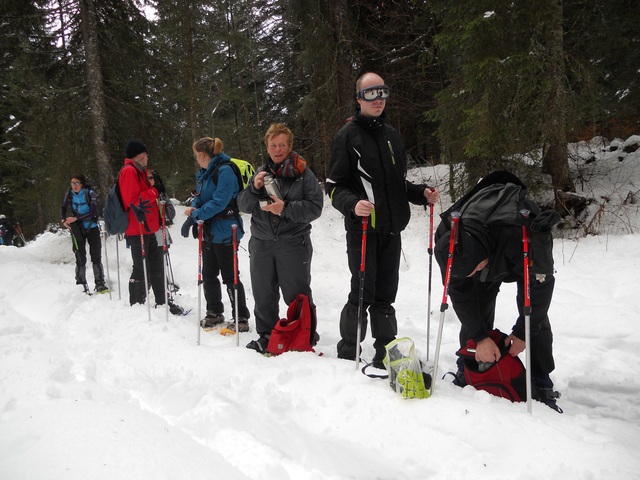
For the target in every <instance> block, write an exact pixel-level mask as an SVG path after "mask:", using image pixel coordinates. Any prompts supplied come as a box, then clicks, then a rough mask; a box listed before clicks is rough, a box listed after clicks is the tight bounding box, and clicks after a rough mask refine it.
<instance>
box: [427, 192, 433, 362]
mask: <svg viewBox="0 0 640 480" xmlns="http://www.w3.org/2000/svg"><path fill="white" fill-rule="evenodd" d="M428 252H429V289H428V294H427V295H428V296H427V362H428V361H429V345H430V343H431V340H430V339H431V272H432V270H433V203H430V204H429V250H428Z"/></svg>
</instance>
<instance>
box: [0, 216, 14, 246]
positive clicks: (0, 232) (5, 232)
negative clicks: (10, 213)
mask: <svg viewBox="0 0 640 480" xmlns="http://www.w3.org/2000/svg"><path fill="white" fill-rule="evenodd" d="M15 235H16V228H15V227H14V226H13V224H12V223H11V222H10V221H9V219H8V218H7V217H6V216H5V215H4V214H0V245H6V246H10V245H13V237H14V236H15Z"/></svg>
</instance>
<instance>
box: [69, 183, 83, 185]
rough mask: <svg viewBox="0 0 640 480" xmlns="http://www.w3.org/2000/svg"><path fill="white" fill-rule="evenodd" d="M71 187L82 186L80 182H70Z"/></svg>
mask: <svg viewBox="0 0 640 480" xmlns="http://www.w3.org/2000/svg"><path fill="white" fill-rule="evenodd" d="M71 185H82V182H71Z"/></svg>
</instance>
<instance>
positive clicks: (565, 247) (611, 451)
mask: <svg viewBox="0 0 640 480" xmlns="http://www.w3.org/2000/svg"><path fill="white" fill-rule="evenodd" d="M572 148H573V151H574V152H578V153H580V155H581V158H582V159H584V158H587V157H588V156H589V155H590V153H589V152H590V151H595V155H596V157H597V158H596V161H595V162H592V163H588V164H585V163H584V162H582V160H581V161H580V162H578V164H577V165H578V167H580V168H584V169H588V172H590V173H593V175H592V176H591V179H590V182H589V183H588V184H587V185H586V187H585V188H584V192H586V193H588V194H589V195H590V196H593V198H594V199H596V200H597V199H599V198H600V196H601V195H609V196H610V197H611V196H613V197H615V198H613V199H612V200H611V201H610V205H606V208H605V215H604V217H603V219H602V221H601V222H599V224H600V225H601V234H600V235H599V236H588V237H586V238H582V236H580V235H578V234H577V233H578V232H577V231H576V234H572V235H569V236H565V237H572V238H564V239H557V240H556V243H555V247H554V255H555V260H556V269H557V275H556V278H557V280H556V290H555V295H554V301H553V304H552V306H551V310H550V317H551V322H552V326H553V329H554V334H555V343H554V347H555V357H556V365H557V368H556V370H555V372H554V373H553V374H552V378H553V379H554V381H555V383H556V387H557V388H558V389H559V390H560V391H561V392H562V398H561V399H560V401H559V404H560V405H561V406H562V408H563V409H564V411H565V413H564V414H563V415H559V414H558V413H556V412H554V411H553V410H551V409H549V408H548V407H546V406H544V405H542V404H540V403H536V402H534V405H533V414H532V415H529V414H528V413H527V411H526V405H525V404H523V403H521V404H512V403H509V402H508V401H506V400H502V399H498V398H496V397H492V396H490V395H488V394H486V393H483V392H477V391H475V390H474V389H473V388H472V387H466V388H464V389H460V388H457V387H455V386H453V385H452V384H450V383H449V381H448V380H444V381H442V380H440V381H439V383H438V388H437V391H436V392H435V394H434V396H433V397H431V398H429V399H425V400H403V399H402V398H400V397H398V396H396V394H395V393H394V392H393V391H392V390H391V389H390V388H389V384H388V382H386V381H380V380H372V379H369V378H367V377H365V376H364V375H362V374H361V373H359V371H356V369H355V366H354V364H353V362H347V361H343V360H338V359H337V358H336V352H335V344H336V342H337V341H338V339H339V332H338V317H339V313H340V310H341V308H342V306H343V304H344V302H345V300H346V295H347V288H348V281H349V275H348V270H347V266H346V253H345V240H344V230H343V225H342V219H341V217H340V215H339V214H338V212H336V211H335V210H334V209H333V208H332V207H331V206H330V205H329V204H328V202H327V201H325V208H324V211H323V215H322V217H321V218H320V219H319V220H318V221H316V222H314V227H313V232H312V238H313V245H314V260H313V280H312V287H313V291H314V297H315V301H316V304H317V307H318V316H319V328H318V330H319V333H320V335H321V340H320V343H319V345H318V347H317V352H318V353H322V354H323V355H322V356H319V355H317V354H313V353H287V354H284V355H281V356H279V357H272V358H266V357H263V356H261V355H258V354H256V353H255V352H253V351H251V350H248V349H246V348H244V346H245V345H246V343H247V342H248V341H249V340H251V339H253V338H255V337H256V334H255V333H246V334H241V337H240V347H239V348H238V347H236V340H235V337H223V336H220V335H218V334H214V333H203V334H202V337H201V338H202V342H201V345H200V346H196V332H197V329H196V322H197V320H198V317H197V303H198V302H197V298H198V291H197V285H196V272H197V242H196V241H195V240H193V239H191V238H189V239H184V238H182V237H180V234H179V223H180V220H178V225H177V226H174V227H172V229H171V230H172V234H173V238H174V241H175V244H174V245H173V246H172V247H171V250H170V252H171V260H172V264H173V270H174V274H175V277H176V280H177V282H178V283H179V284H180V285H181V289H180V292H179V295H178V298H177V301H178V303H180V304H181V305H183V306H185V307H193V308H194V310H193V311H192V313H191V314H190V315H188V316H186V317H174V316H170V317H169V321H168V322H167V321H166V320H165V310H164V309H156V310H152V320H151V322H149V321H148V318H147V309H146V306H141V305H138V306H135V307H130V306H129V305H128V294H127V293H126V280H127V279H128V274H129V272H130V265H131V259H130V255H129V252H128V251H126V250H125V249H124V245H123V243H122V242H121V243H120V246H119V249H120V255H119V262H120V271H121V274H120V279H121V282H122V299H119V298H118V287H117V278H116V243H115V238H113V237H110V238H109V239H108V242H107V247H108V255H109V262H108V263H109V270H110V276H111V286H112V297H113V298H112V299H110V298H109V295H94V296H93V297H88V296H85V295H84V294H83V293H81V291H80V290H81V289H80V287H78V286H76V285H74V281H73V275H74V274H73V270H74V268H73V254H72V252H71V242H70V239H69V238H68V237H67V236H65V235H64V234H62V233H59V234H53V233H45V234H43V235H41V236H40V237H38V238H37V239H36V240H35V241H32V242H30V243H29V244H28V245H27V246H26V247H24V248H21V249H18V248H15V247H0V265H1V269H0V271H1V274H0V478H2V479H7V480H9V479H10V480H15V479H30V480H32V479H87V478H90V479H116V478H117V479H183V478H184V479H187V478H188V479H205V478H207V479H211V478H215V479H245V478H246V479H260V480H271V479H273V480H283V479H295V480H300V479H309V480H320V479H331V480H338V479H340V480H342V479H345V480H346V479H367V480H369V479H427V478H428V479H461V478H474V479H502V478H504V479H507V478H508V479H534V478H536V479H537V478H552V479H604V478H607V479H616V480H623V479H635V478H638V476H639V475H640V459H639V457H640V456H639V455H638V453H639V447H638V446H639V445H640V427H639V422H640V406H639V405H640V402H638V395H640V380H638V359H639V357H640V355H639V352H640V329H639V328H637V325H636V323H637V320H638V309H639V307H640V301H639V292H640V288H639V286H640V282H639V281H638V274H637V272H638V271H639V270H640V261H639V260H638V258H639V255H638V251H639V248H638V247H640V241H639V237H638V236H637V234H636V232H637V231H638V228H639V225H638V219H639V218H640V215H639V214H638V205H637V204H628V205H621V201H619V200H618V197H619V199H623V198H624V197H625V196H626V195H627V191H635V192H637V191H638V182H639V181H640V155H639V154H638V153H637V152H636V153H632V154H628V155H627V154H625V155H624V159H623V160H622V161H620V160H619V159H618V158H617V157H616V155H617V154H616V152H609V151H608V148H605V149H603V148H602V146H601V145H599V144H598V143H597V142H593V143H592V144H586V143H583V144H577V145H572ZM603 150H606V151H603ZM585 152H586V153H585ZM572 168H574V170H575V169H576V168H577V167H576V164H574V163H573V162H572ZM446 172H447V168H446V167H444V166H438V167H436V168H422V169H421V170H420V171H412V172H411V174H412V175H413V178H416V179H417V178H425V179H432V180H434V181H436V182H437V183H438V184H439V185H440V187H441V189H442V190H444V191H446V183H445V182H446V179H447V175H446ZM578 186H579V187H580V185H578ZM636 195H637V193H636ZM52 201H58V199H52ZM448 203H449V202H448V200H447V198H446V196H444V198H443V203H442V204H441V205H438V206H437V207H436V213H439V212H440V211H442V210H443V209H444V208H446V206H447V205H448ZM600 203H601V202H598V201H596V202H594V203H593V205H594V207H590V208H591V209H592V211H591V213H590V215H592V214H593V213H594V212H595V211H596V210H593V208H596V207H597V206H598V205H599V204H600ZM183 208H184V207H177V210H178V219H181V218H182V217H181V215H182V211H183ZM412 213H413V217H412V221H411V223H410V225H409V227H408V228H407V230H406V231H405V232H404V235H403V247H404V249H403V251H404V256H403V259H402V267H401V270H402V271H401V277H400V289H399V292H398V299H397V303H396V308H397V315H398V320H399V322H398V323H399V330H400V332H399V334H400V336H408V337H410V338H412V339H413V340H414V341H415V343H416V347H417V350H418V353H419V354H420V356H421V358H422V359H423V360H426V318H427V308H426V305H427V294H428V264H429V256H428V253H427V246H428V216H427V215H426V213H425V212H424V210H422V209H421V208H417V207H414V208H413V212H412ZM621 219H622V220H621ZM245 221H246V225H247V227H248V224H249V217H248V216H246V217H245ZM437 223H438V222H437V219H436V226H437ZM247 230H248V228H247ZM611 233H623V234H619V235H613V234H611ZM247 239H248V236H247V237H245V240H243V242H242V247H241V250H240V255H239V256H240V271H241V277H242V279H243V280H244V282H245V286H246V288H247V295H248V298H249V304H250V305H252V304H253V301H252V298H251V286H250V282H249V275H248V262H249V260H248V253H247V251H246V250H245V249H244V247H245V246H246V244H247ZM103 260H104V258H103ZM433 267H434V273H433V289H432V290H433V291H432V294H431V310H432V314H431V347H430V352H431V358H430V360H431V361H432V360H433V355H434V351H435V337H436V333H437V326H438V321H439V319H440V312H439V307H440V301H441V298H442V286H441V284H440V281H439V275H438V273H437V265H436V262H435V261H434V262H433ZM89 278H92V277H91V274H90V273H89ZM203 309H204V307H203ZM227 310H228V304H227ZM281 314H282V315H283V316H284V314H285V310H284V307H283V308H282V309H281ZM515 316H516V306H515V289H514V288H513V286H512V285H505V286H504V287H503V289H502V293H501V295H500V297H499V302H498V307H497V320H496V326H498V327H499V328H501V329H503V330H508V329H509V328H510V327H511V325H512V323H513V320H514V318H515ZM444 322H445V324H444V334H443V339H442V349H441V357H440V361H439V367H440V371H439V375H442V374H443V373H444V372H446V371H448V370H452V369H454V368H455V365H454V362H455V350H456V344H457V331H458V325H459V322H458V320H457V318H456V317H455V313H454V311H453V309H451V308H450V309H448V310H447V311H446V313H445V318H444ZM372 355H373V347H372V341H371V339H370V338H367V340H366V341H365V342H364V343H363V357H364V358H366V359H368V358H371V356H372ZM428 364H429V365H430V364H431V362H428Z"/></svg>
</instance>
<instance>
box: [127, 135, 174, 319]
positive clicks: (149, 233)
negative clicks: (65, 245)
mask: <svg viewBox="0 0 640 480" xmlns="http://www.w3.org/2000/svg"><path fill="white" fill-rule="evenodd" d="M125 155H126V158H125V160H124V167H123V168H122V169H121V170H120V174H119V176H118V186H119V188H120V195H121V197H122V203H123V204H124V205H125V208H126V207H128V208H129V226H128V227H127V230H126V232H125V236H126V239H127V244H128V245H129V246H130V248H131V258H132V260H133V269H132V272H131V278H130V279H129V303H130V304H131V305H135V304H136V303H144V302H145V301H146V300H147V294H148V292H147V291H146V289H145V280H144V261H145V260H146V265H147V274H148V277H147V278H148V280H149V284H150V287H151V289H153V294H154V297H155V301H156V305H164V303H165V291H164V279H163V277H162V275H163V270H164V269H163V259H162V248H161V247H159V246H158V241H157V237H156V232H157V231H158V229H159V228H160V210H159V209H158V197H159V193H158V190H157V189H155V188H154V187H153V186H151V183H150V182H149V178H148V176H149V175H148V170H147V162H148V161H149V156H148V150H147V147H146V146H145V145H144V144H143V143H141V142H139V141H137V140H131V141H129V142H128V143H127V146H126V148H125ZM143 242H144V243H143ZM143 245H144V251H145V260H143V256H142V246H143ZM169 308H170V311H171V313H173V314H174V315H179V314H182V313H183V311H184V310H183V309H182V308H181V307H179V306H178V305H176V304H174V303H173V301H171V300H170V301H169Z"/></svg>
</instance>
